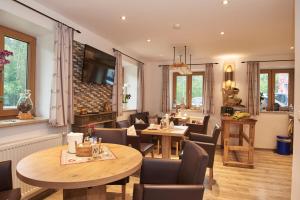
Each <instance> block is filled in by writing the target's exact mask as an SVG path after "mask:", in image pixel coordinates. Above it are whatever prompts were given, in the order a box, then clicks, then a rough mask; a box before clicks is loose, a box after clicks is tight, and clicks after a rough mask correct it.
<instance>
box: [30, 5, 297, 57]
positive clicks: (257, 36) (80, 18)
mask: <svg viewBox="0 0 300 200" xmlns="http://www.w3.org/2000/svg"><path fill="white" fill-rule="evenodd" d="M35 1H37V2H39V3H41V4H43V5H45V6H47V7H48V8H50V9H53V10H55V11H56V12H58V13H61V14H62V15H64V16H66V17H68V18H70V19H71V20H73V21H75V22H77V23H78V24H80V25H81V26H83V27H86V28H88V29H90V30H91V31H93V32H95V33H97V34H99V35H101V36H103V37H105V38H107V39H109V40H111V41H112V42H114V43H116V44H118V45H120V46H122V47H125V48H127V49H128V50H130V51H131V52H134V53H136V54H137V55H139V56H140V57H142V58H145V59H156V60H165V59H172V47H173V46H174V45H176V46H184V45H187V46H189V47H190V49H191V53H192V54H193V58H195V57H196V58H210V59H213V58H216V57H218V56H221V55H228V54H238V55H240V56H242V57H251V56H266V55H275V54H276V55H279V54H292V53H293V52H292V51H291V50H290V47H291V46H293V44H294V0H229V4H228V5H226V6H224V5H223V4H222V0H147V1H146V0H106V1H104V0H85V1H82V0H63V1H62V0H35ZM122 15H126V17H127V20H126V21H122V20H121V19H120V17H121V16H122ZM175 23H180V24H181V29H180V30H174V29H173V28H172V26H173V24H175ZM221 31H224V32H225V35H224V36H221V35H220V32H221ZM148 38H151V42H150V43H148V42H146V40H147V39H148Z"/></svg>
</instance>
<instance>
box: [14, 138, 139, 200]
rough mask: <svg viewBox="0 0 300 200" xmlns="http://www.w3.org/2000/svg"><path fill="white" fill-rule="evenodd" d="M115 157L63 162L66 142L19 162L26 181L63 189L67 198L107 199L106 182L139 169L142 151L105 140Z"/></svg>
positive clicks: (21, 175) (18, 174)
mask: <svg viewBox="0 0 300 200" xmlns="http://www.w3.org/2000/svg"><path fill="white" fill-rule="evenodd" d="M104 145H106V146H107V147H108V148H109V149H110V150H111V151H112V152H113V153H114V154H115V156H116V157H117V159H115V160H105V161H93V162H87V163H80V164H71V165H61V163H60V158H61V151H62V150H63V149H67V146H60V147H54V148H51V149H47V150H43V151H39V152H36V153H33V154H31V155H29V156H27V157H25V158H24V159H22V160H21V161H20V162H19V163H18V165H17V176H18V178H19V179H21V180H22V181H23V182H25V183H27V184H30V185H34V186H37V187H43V188H55V189H63V196H64V199H66V200H69V199H77V200H78V199H88V200H94V199H100V200H104V199H106V191H105V185H106V184H108V183H111V182H114V181H117V180H120V179H123V178H125V177H128V176H130V175H132V174H133V173H135V172H136V171H137V170H139V169H140V167H141V164H142V158H143V157H142V155H141V153H140V152H139V151H137V150H135V149H134V148H131V147H128V146H124V145H118V144H109V143H104Z"/></svg>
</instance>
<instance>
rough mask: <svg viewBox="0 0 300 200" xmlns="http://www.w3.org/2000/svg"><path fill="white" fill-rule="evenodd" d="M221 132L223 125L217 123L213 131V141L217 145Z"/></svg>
mask: <svg viewBox="0 0 300 200" xmlns="http://www.w3.org/2000/svg"><path fill="white" fill-rule="evenodd" d="M220 133H221V127H220V126H219V125H218V124H216V125H215V127H214V130H213V133H212V138H213V143H214V144H215V145H216V144H217V142H218V139H219V135H220Z"/></svg>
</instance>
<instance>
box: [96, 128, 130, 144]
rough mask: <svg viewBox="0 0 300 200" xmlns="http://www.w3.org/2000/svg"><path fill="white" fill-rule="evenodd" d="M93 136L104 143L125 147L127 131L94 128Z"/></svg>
mask: <svg viewBox="0 0 300 200" xmlns="http://www.w3.org/2000/svg"><path fill="white" fill-rule="evenodd" d="M94 136H96V137H97V138H102V142H104V143H113V144H121V145H127V129H121V128H95V133H94Z"/></svg>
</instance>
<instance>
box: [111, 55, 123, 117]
mask: <svg viewBox="0 0 300 200" xmlns="http://www.w3.org/2000/svg"><path fill="white" fill-rule="evenodd" d="M115 57H116V68H115V81H114V86H113V96H112V107H113V111H114V112H116V113H117V116H122V115H123V103H122V99H123V86H124V80H123V65H122V54H121V53H120V52H119V51H115Z"/></svg>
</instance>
